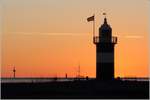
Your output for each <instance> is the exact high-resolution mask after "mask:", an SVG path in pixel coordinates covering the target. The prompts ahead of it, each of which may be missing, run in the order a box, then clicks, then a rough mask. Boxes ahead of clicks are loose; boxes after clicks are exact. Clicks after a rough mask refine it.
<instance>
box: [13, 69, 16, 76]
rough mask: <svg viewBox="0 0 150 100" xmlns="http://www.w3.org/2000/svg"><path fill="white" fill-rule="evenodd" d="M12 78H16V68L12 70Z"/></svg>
mask: <svg viewBox="0 0 150 100" xmlns="http://www.w3.org/2000/svg"><path fill="white" fill-rule="evenodd" d="M13 74H14V78H16V68H15V67H14V69H13Z"/></svg>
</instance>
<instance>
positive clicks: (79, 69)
mask: <svg viewBox="0 0 150 100" xmlns="http://www.w3.org/2000/svg"><path fill="white" fill-rule="evenodd" d="M78 77H79V78H80V64H79V66H78Z"/></svg>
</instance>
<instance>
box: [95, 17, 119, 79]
mask: <svg viewBox="0 0 150 100" xmlns="http://www.w3.org/2000/svg"><path fill="white" fill-rule="evenodd" d="M93 43H94V44H95V45H96V79H97V80H113V79H114V49H115V44H117V37H114V36H112V28H111V26H110V25H109V24H108V23H107V18H106V17H105V18H104V23H103V24H102V25H101V26H100V28H99V35H98V36H94V37H93Z"/></svg>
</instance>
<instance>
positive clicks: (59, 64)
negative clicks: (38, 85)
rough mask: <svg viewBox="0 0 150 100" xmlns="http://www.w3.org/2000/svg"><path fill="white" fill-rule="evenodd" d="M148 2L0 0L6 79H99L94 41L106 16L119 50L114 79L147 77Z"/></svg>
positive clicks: (117, 50)
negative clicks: (56, 77)
mask: <svg viewBox="0 0 150 100" xmlns="http://www.w3.org/2000/svg"><path fill="white" fill-rule="evenodd" d="M149 4H150V1H149V0H1V8H2V9H1V11H0V12H1V13H0V16H1V20H0V22H1V23H2V24H1V26H2V27H1V28H0V29H1V30H2V32H1V33H2V34H1V40H2V45H1V51H2V52H1V55H2V56H1V62H0V63H1V75H2V77H12V76H13V73H12V70H13V66H15V67H16V70H17V72H16V76H17V77H53V76H56V75H57V76H61V77H63V76H65V73H67V74H68V76H71V77H75V76H76V75H77V71H78V66H79V64H80V68H81V75H83V76H87V75H88V76H89V77H95V74H96V73H95V72H96V52H95V51H96V50H95V49H96V48H95V45H94V44H93V42H92V23H91V22H89V23H88V22H87V20H86V19H87V17H90V16H92V15H93V14H95V17H96V34H98V28H99V27H100V25H101V24H102V23H103V19H104V16H103V15H102V13H103V12H106V13H107V19H108V23H109V24H110V25H111V27H112V31H113V35H114V36H117V37H118V44H117V45H116V46H115V77H118V76H120V77H147V76H148V64H149V63H148V20H149V19H148V18H149V17H150V16H149V17H148V9H149Z"/></svg>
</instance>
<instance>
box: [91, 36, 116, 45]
mask: <svg viewBox="0 0 150 100" xmlns="http://www.w3.org/2000/svg"><path fill="white" fill-rule="evenodd" d="M93 43H94V44H99V43H113V44H116V43H117V37H114V36H113V37H111V38H104V37H99V36H95V37H93Z"/></svg>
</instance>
